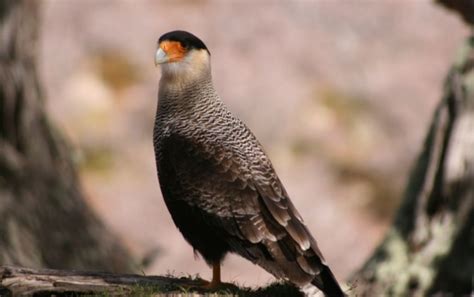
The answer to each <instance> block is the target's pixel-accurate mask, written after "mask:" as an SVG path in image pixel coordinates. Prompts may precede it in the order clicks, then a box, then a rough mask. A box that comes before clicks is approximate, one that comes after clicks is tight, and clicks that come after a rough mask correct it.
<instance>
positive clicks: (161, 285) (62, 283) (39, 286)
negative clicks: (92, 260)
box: [0, 266, 303, 297]
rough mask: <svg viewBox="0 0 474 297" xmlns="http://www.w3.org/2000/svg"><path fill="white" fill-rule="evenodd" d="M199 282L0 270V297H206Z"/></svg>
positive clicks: (247, 292)
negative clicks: (83, 296)
mask: <svg viewBox="0 0 474 297" xmlns="http://www.w3.org/2000/svg"><path fill="white" fill-rule="evenodd" d="M203 284H205V281H204V280H202V279H200V278H191V277H181V278H176V277H172V276H144V275H136V274H112V273H107V272H84V271H74V270H53V269H31V268H22V267H12V266H0V296H53V295H56V296H57V295H60V296H63V295H67V296H77V295H80V296H82V295H93V296H94V295H100V296H154V297H159V296H170V295H172V296H176V297H179V296H191V294H190V292H193V294H192V296H208V295H207V294H206V293H209V292H206V291H205V290H203V289H202V288H200V286H202V285H203ZM235 295H236V296H249V297H258V296H303V293H302V292H301V291H300V290H299V289H298V288H296V287H295V286H293V285H290V284H284V283H274V284H271V285H269V286H267V287H265V288H261V289H256V290H253V289H249V288H239V287H237V286H236V285H233V284H226V285H225V286H223V287H222V288H219V290H218V291H217V292H215V293H214V294H213V295H212V296H216V297H218V296H235Z"/></svg>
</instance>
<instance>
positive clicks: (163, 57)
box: [155, 47, 169, 66]
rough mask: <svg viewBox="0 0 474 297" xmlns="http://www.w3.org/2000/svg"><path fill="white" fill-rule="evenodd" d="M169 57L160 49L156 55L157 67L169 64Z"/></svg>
mask: <svg viewBox="0 0 474 297" xmlns="http://www.w3.org/2000/svg"><path fill="white" fill-rule="evenodd" d="M168 60H169V57H168V55H167V54H166V53H165V51H164V50H162V49H161V47H160V48H158V49H157V50H156V53H155V66H158V65H159V64H163V63H166V62H168Z"/></svg>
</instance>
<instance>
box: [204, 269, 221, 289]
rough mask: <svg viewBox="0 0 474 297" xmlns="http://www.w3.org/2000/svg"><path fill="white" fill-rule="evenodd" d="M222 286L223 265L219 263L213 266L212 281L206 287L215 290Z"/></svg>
mask: <svg viewBox="0 0 474 297" xmlns="http://www.w3.org/2000/svg"><path fill="white" fill-rule="evenodd" d="M221 284H222V282H221V263H219V262H217V263H214V264H212V280H211V282H210V283H208V284H206V285H205V286H204V287H205V288H206V289H215V288H217V287H219V286H220V285H221Z"/></svg>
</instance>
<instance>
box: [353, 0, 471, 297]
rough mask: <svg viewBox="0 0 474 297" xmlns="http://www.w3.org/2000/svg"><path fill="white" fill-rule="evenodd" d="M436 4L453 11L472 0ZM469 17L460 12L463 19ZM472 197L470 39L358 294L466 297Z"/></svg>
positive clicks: (357, 282) (359, 277) (357, 279)
mask: <svg viewBox="0 0 474 297" xmlns="http://www.w3.org/2000/svg"><path fill="white" fill-rule="evenodd" d="M439 2H445V3H444V4H445V5H446V6H448V7H451V8H453V9H456V7H464V4H469V3H470V5H471V6H472V5H473V3H474V2H472V0H468V1H464V0H461V1H449V0H446V1H444V0H441V1H439ZM464 2H465V3H464ZM473 7H474V6H473ZM472 13H473V12H470V11H461V14H462V15H463V17H464V18H465V19H466V20H469V19H470V15H472ZM470 20H471V22H472V21H474V19H470ZM473 200H474V36H471V37H470V38H468V39H467V41H466V43H465V44H464V45H463V47H462V49H461V51H460V54H459V56H458V57H457V59H456V62H455V64H454V65H453V67H452V69H451V70H450V72H449V74H448V76H447V79H446V83H445V91H444V96H443V98H442V100H441V102H440V103H439V105H438V107H437V109H436V111H435V113H434V116H433V120H432V123H431V126H430V129H429V131H428V134H427V136H426V139H425V143H424V147H423V150H422V152H421V154H420V156H419V157H418V160H417V162H416V164H415V166H414V169H413V171H412V174H411V176H410V179H409V182H408V185H407V188H406V191H405V197H404V201H403V203H402V205H401V207H400V209H399V211H398V214H397V216H396V219H395V221H394V224H393V226H392V228H391V229H390V231H389V232H388V234H387V235H386V237H385V239H384V241H383V242H382V244H381V245H380V246H379V247H378V248H377V250H376V252H375V253H374V255H373V256H372V257H371V258H370V259H369V260H368V261H367V262H366V264H365V265H364V266H363V267H362V268H361V270H360V271H358V272H357V273H356V274H355V276H354V277H353V278H352V280H353V281H354V287H355V291H356V292H357V294H358V295H359V296H431V295H436V296H453V295H454V296H459V295H466V296H468V295H470V294H471V292H472V290H473V287H472V285H473V284H472V278H473V277H474V252H473V251H474V234H473V226H474V211H473Z"/></svg>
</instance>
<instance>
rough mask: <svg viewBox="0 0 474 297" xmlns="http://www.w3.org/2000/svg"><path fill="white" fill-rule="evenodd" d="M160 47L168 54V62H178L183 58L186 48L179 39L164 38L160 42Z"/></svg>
mask: <svg viewBox="0 0 474 297" xmlns="http://www.w3.org/2000/svg"><path fill="white" fill-rule="evenodd" d="M160 48H161V49H162V50H163V51H164V52H165V53H166V55H167V56H168V59H169V60H168V62H179V61H181V60H182V59H183V57H184V55H185V53H186V49H185V48H184V47H183V46H182V45H181V43H180V42H179V41H169V40H165V41H162V42H161V43H160Z"/></svg>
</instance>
